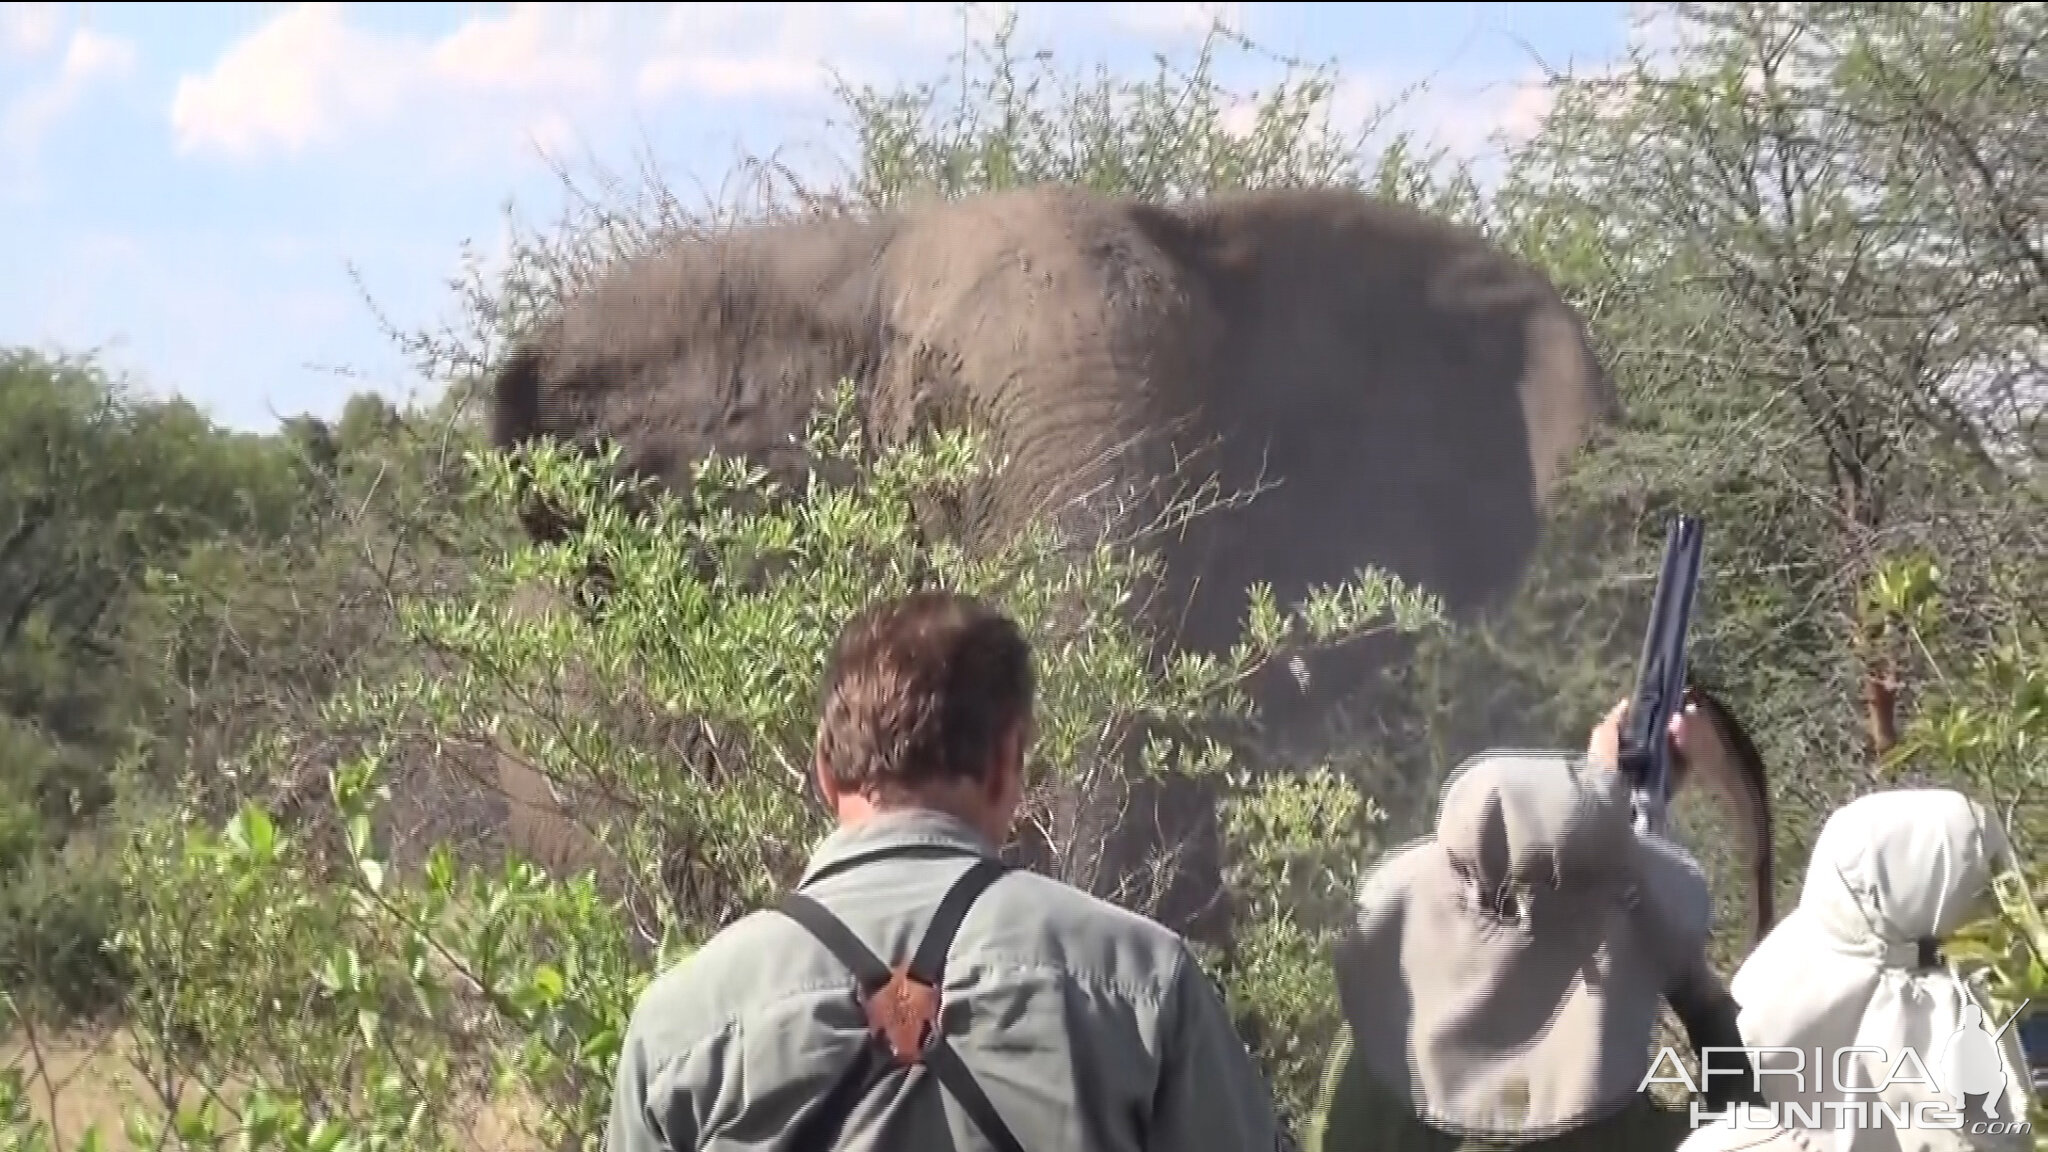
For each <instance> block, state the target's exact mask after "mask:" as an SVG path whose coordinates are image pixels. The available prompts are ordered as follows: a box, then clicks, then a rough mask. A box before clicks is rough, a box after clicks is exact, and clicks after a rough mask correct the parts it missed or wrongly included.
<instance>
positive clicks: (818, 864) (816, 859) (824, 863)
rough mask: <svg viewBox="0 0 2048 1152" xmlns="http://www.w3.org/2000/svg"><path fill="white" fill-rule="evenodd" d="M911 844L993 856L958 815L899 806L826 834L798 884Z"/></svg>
mask: <svg viewBox="0 0 2048 1152" xmlns="http://www.w3.org/2000/svg"><path fill="white" fill-rule="evenodd" d="M911 846H916V847H930V848H955V849H958V850H960V851H961V852H963V853H966V854H969V855H974V856H986V857H990V858H994V857H995V856H996V850H995V848H994V847H993V846H992V845H990V844H989V842H988V840H987V839H986V838H985V837H983V836H982V834H981V833H980V832H978V831H976V830H975V829H974V826H973V825H971V824H969V823H967V821H965V820H962V819H960V818H959V817H958V816H954V815H952V814H950V813H946V812H939V811H935V810H933V809H930V808H902V809H896V810H893V811H889V812H883V813H879V814H877V815H875V816H872V817H869V818H868V819H866V820H863V821H861V822H860V823H858V824H855V825H853V826H852V827H850V828H841V829H839V830H837V831H835V832H833V833H832V834H831V835H830V836H827V837H825V839H824V840H823V841H822V842H821V843H820V844H819V845H818V847H817V849H816V850H815V851H813V852H812V853H811V860H810V863H809V864H807V865H805V866H804V874H803V879H801V880H799V881H797V884H798V885H799V886H802V885H804V884H808V883H810V882H811V878H812V877H814V876H816V875H817V874H818V873H819V872H821V871H823V870H824V869H826V868H830V867H832V866H833V865H835V864H838V863H839V862H840V861H843V860H847V859H849V858H851V857H854V856H864V855H866V854H868V853H870V852H875V851H879V850H882V849H886V848H902V847H911Z"/></svg>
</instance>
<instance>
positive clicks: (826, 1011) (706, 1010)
mask: <svg viewBox="0 0 2048 1152" xmlns="http://www.w3.org/2000/svg"><path fill="white" fill-rule="evenodd" d="M901 844H927V845H945V846H951V847H954V848H959V849H964V850H965V851H966V852H970V853H973V854H975V855H982V856H986V855H993V853H992V851H991V850H990V848H989V846H988V845H987V843H986V842H985V841H983V840H982V839H981V838H980V837H979V836H978V835H977V834H976V833H975V832H974V831H973V830H972V829H971V828H969V827H968V826H967V825H966V824H965V823H963V822H961V821H959V820H957V819H954V818H953V817H950V816H946V815H943V814H940V813H936V812H929V811H904V812H892V813H888V814H886V815H883V816H880V817H877V818H875V819H873V820H870V821H868V822H865V823H863V824H861V825H859V826H858V827H855V828H851V829H843V830H841V831H839V832H837V833H835V834H833V835H832V836H830V837H829V838H827V839H826V840H825V842H824V843H823V844H822V845H821V846H820V847H819V849H818V851H817V852H816V854H815V855H813V856H812V858H811V861H810V865H809V867H808V868H807V869H806V871H805V874H804V878H805V880H809V879H810V877H811V876H813V875H815V874H816V873H817V872H818V871H819V870H820V869H823V868H825V867H827V866H829V865H830V864H832V863H833V862H834V861H836V860H839V859H842V858H844V857H846V856H849V855H852V854H854V853H861V852H868V851H872V850H874V849H877V848H882V847H886V846H895V845H901ZM973 862H974V856H973V855H958V856H953V855H947V856H937V857H895V858H888V859H882V860H877V861H871V862H867V863H863V864H861V865H859V866H856V867H852V868H849V869H847V870H845V871H842V872H837V873H834V874H833V875H830V876H827V877H825V878H823V879H821V880H820V881H819V882H818V883H817V884H816V885H815V886H805V888H804V890H805V891H806V892H807V893H809V894H810V895H811V896H812V897H813V898H814V899H816V900H817V901H818V902H819V903H821V904H823V905H824V906H825V907H826V908H827V909H829V910H830V911H831V912H832V913H833V914H834V915H836V916H838V917H839V918H840V919H841V920H844V921H845V922H846V924H847V926H848V927H849V928H851V929H852V930H853V932H854V934H855V935H857V936H858V937H860V939H861V940H862V941H863V942H864V943H866V944H867V946H868V947H869V948H871V949H872V950H873V951H874V952H875V954H876V955H877V956H879V957H881V958H882V959H883V960H884V961H885V962H890V963H895V962H898V961H903V960H907V959H908V958H909V956H910V953H911V952H912V951H913V950H914V949H915V948H916V946H917V943H918V941H919V940H920V939H921V938H922V937H923V934H924V930H925V927H926V925H927V924H928V922H929V921H930V919H931V916H932V914H933V912H934V911H935V910H936V909H937V906H938V903H939V900H940V898H941V897H942V896H943V895H944V894H945V891H946V889H947V887H948V886H949V885H951V884H952V882H953V881H954V880H955V879H956V878H958V877H959V876H960V875H961V873H963V872H964V871H966V869H967V868H968V867H970V866H971V865H972V864H973ZM852 988H853V979H852V976H851V974H849V973H848V972H847V971H846V969H845V968H843V967H841V966H840V964H839V963H838V961H837V960H835V959H834V958H833V957H832V955H831V954H830V953H829V952H827V951H826V950H825V948H824V946H823V945H821V944H819V943H818V942H817V941H816V940H815V939H814V938H812V937H811V935H810V934H809V933H808V932H806V931H805V930H804V929H803V928H801V927H799V926H798V925H797V924H796V923H795V922H794V921H791V920H790V919H788V918H787V917H785V916H783V915H781V914H780V913H777V912H772V911H764V912H755V913H753V914H751V915H748V916H746V917H744V918H742V919H741V920H739V921H738V922H736V923H734V924H732V925H731V926H729V927H727V928H726V929H725V930H724V931H722V932H720V933H718V935H716V936H715V937H713V938H712V939H711V940H710V941H709V942H708V943H706V944H705V945H704V947H703V948H701V949H699V950H698V951H697V952H696V953H695V954H694V955H692V956H691V957H690V958H689V959H688V960H686V961H684V962H683V963H681V964H679V965H677V966H676V967H675V968H673V969H671V970H669V971H668V972H666V973H664V974H662V975H661V976H659V977H657V978H656V979H655V981H654V982H653V984H651V985H650V986H649V987H648V989H647V991H646V992H645V993H643V994H642V996H641V998H640V1002H639V1004H638V1005H636V1006H635V1008H634V1011H633V1018H632V1022H631V1024H630V1025H629V1026H628V1029H627V1033H626V1039H625V1045H624V1051H623V1052H622V1054H621V1056H620V1060H619V1069H618V1077H617V1082H616V1085H615V1088H614V1092H613V1099H612V1120H611V1130H610V1134H609V1136H608V1137H607V1139H606V1142H605V1147H606V1149H607V1152H683V1150H685V1149H692V1150H704V1152H710V1150H715V1149H733V1150H737V1149H743V1148H749V1149H752V1148H765V1147H769V1146H772V1145H774V1144H775V1143H776V1142H777V1141H779V1140H781V1139H783V1138H785V1137H786V1136H787V1135H788V1134H789V1133H790V1132H791V1131H792V1130H794V1129H795V1127H796V1126H797V1124H798V1123H799V1122H800V1121H801V1120H802V1119H804V1118H805V1116H807V1115H808V1113H809V1112H810V1111H811V1110H812V1109H814V1108H815V1107H816V1106H817V1105H818V1104H819V1103H820V1102H821V1101H822V1100H823V1098H824V1096H825V1094H826V1093H827V1091H829V1090H830V1088H831V1086H832V1084H833V1082H834V1081H835V1080H836V1079H837V1078H838V1077H839V1076H840V1075H841V1073H842V1072H844V1071H845V1069H846V1068H847V1066H848V1065H849V1064H850V1063H851V1062H852V1061H853V1059H854V1057H855V1053H856V1051H857V1050H858V1047H859V1045H860V1044H862V1043H863V1042H865V1036H866V1033H865V1020H864V1019H863V1017H862V1016H861V1013H860V1010H859V1008H858V1006H857V1005H856V1003H855V1001H854V999H853V996H852V995H851V992H852ZM942 991H943V995H944V1000H945V1003H946V1005H947V1008H946V1010H945V1016H944V1019H945V1020H946V1021H947V1034H948V1039H949V1042H950V1043H951V1044H952V1046H953V1047H954V1048H955V1049H956V1050H957V1051H958V1052H959V1053H960V1056H961V1058H962V1060H964V1061H965V1063H966V1065H967V1067H968V1068H969V1069H970V1070H971V1071H972V1072H973V1073H974V1076H975V1079H976V1080H977V1081H979V1082H980V1084H981V1086H982V1089H983V1091H985V1092H986V1093H987V1094H988V1097H989V1099H990V1101H991V1102H992V1103H993V1104H994V1105H995V1107H996V1110H997V1111H998V1112H1000V1113H1001V1114H1002V1116H1003V1119H1004V1121H1005V1123H1007V1124H1008V1126H1009V1128H1010V1130H1011V1131H1012V1132H1013V1133H1015V1134H1016V1136H1017V1139H1018V1140H1019V1141H1020V1142H1021V1143H1022V1144H1023V1145H1024V1147H1025V1148H1026V1149H1027V1150H1029V1152H1035V1150H1040V1149H1043V1150H1047V1152H1051V1150H1054V1149H1088V1150H1090V1152H1139V1150H1141V1149H1156V1150H1159V1152H1205V1150H1208V1149H1217V1150H1219V1152H1220V1150H1223V1149H1230V1150H1232V1152H1242V1150H1244V1149H1259V1150H1264V1149H1269V1148H1276V1147H1286V1146H1287V1144H1286V1143H1285V1142H1284V1141H1285V1137H1284V1135H1283V1133H1282V1130H1281V1128H1280V1124H1279V1121H1278V1118H1277V1117H1276V1115H1275V1113H1274V1109H1273V1104H1272V1097H1271V1095H1270V1093H1269V1091H1268V1089H1267V1086H1266V1084H1265V1082H1264V1080H1263V1079H1262V1078H1261V1076H1260V1075H1259V1071H1258V1069H1257V1066H1256V1065H1255V1064H1254V1063H1253V1061H1252V1058H1251V1055H1250V1053H1249V1052H1247V1051H1246V1050H1245V1047H1244V1043H1243V1041H1242V1040H1240V1039H1239V1038H1238V1036H1237V1033H1236V1031H1235V1029H1234V1028H1233V1027H1232V1025H1231V1021H1230V1017H1229V1014H1228V1012H1227V1011H1226V1010H1225V1007H1224V1004H1223V1001H1222V998H1221V996H1219V995H1218V993H1217V991H1216V989H1215V986H1214V985H1212V984H1211V983H1210V982H1209V980H1208V979H1207V977H1206V976H1205V975H1204V974H1203V972H1202V970H1201V969H1200V967H1199V966H1198V965H1197V964H1196V962H1195V959H1194V957H1193V956H1192V955H1191V954H1190V952H1189V951H1188V948H1187V946H1186V944H1185V942H1183V941H1182V939H1181V938H1180V937H1179V936H1177V935H1175V934H1174V933H1172V932H1170V931H1168V930H1167V929H1165V928H1163V927H1161V926H1160V925H1158V924H1156V923H1153V922H1152V921H1150V920H1147V919H1145V918H1143V917H1141V916H1138V915H1135V914H1133V913H1131V912H1127V911H1125V910H1123V909H1121V908H1118V907H1116V906H1115V905H1113V904H1109V903H1107V902H1104V901H1102V900H1098V899H1096V898H1095V897H1092V896H1089V895H1088V894H1086V893H1084V892H1082V891H1080V890H1078V889H1076V888H1072V887H1069V886H1067V885H1065V884H1061V883H1059V882H1058V881H1055V880H1051V879H1048V878H1046V877H1044V876H1040V875H1037V874H1035V873H1031V872H1026V871H1021V870H1019V871H1013V872H1010V873H1008V874H1006V875H1004V876H1003V877H1002V878H1001V879H999V880H997V881H996V882H995V883H994V884H993V885H992V886H991V887H990V888H989V889H988V891H987V892H985V893H984V894H983V895H982V897H981V899H980V900H979V901H977V902H976V903H975V905H974V906H973V908H972V909H971V910H969V912H968V914H967V917H966V919H965V921H964V922H963V923H962V924H961V927H960V933H959V935H958V937H957V938H956V939H955V942H954V945H953V950H952V952H951V954H950V956H949V958H948V960H947V963H946V975H945V981H944V987H943V989H942ZM963 1009H964V1011H963ZM840 1146H841V1147H842V1148H846V1149H858V1148H869V1147H887V1148H902V1149H909V1150H916V1149H924V1148H949V1149H950V1148H960V1149H972V1148H982V1147H987V1146H988V1145H987V1144H986V1142H985V1141H984V1140H983V1139H982V1138H981V1136H980V1133H979V1132H978V1130H976V1129H975V1128H974V1126H973V1124H972V1122H971V1121H969V1120H968V1118H967V1117H966V1115H965V1114H964V1113H963V1112H962V1111H961V1110H960V1108H959V1106H958V1104H956V1103H955V1102H954V1101H953V1100H952V1099H951V1098H950V1097H949V1096H948V1095H947V1094H946V1093H945V1090H944V1089H942V1088H941V1087H940V1086H939V1084H938V1083H937V1081H936V1080H935V1079H933V1078H932V1076H931V1074H930V1072H929V1071H928V1070H927V1069H925V1068H922V1067H918V1068H913V1069H911V1070H909V1071H908V1072H907V1073H901V1074H898V1075H897V1076H895V1077H892V1078H891V1079H890V1080H888V1081H884V1083H883V1085H882V1086H881V1087H879V1088H877V1089H876V1090H875V1091H874V1093H873V1095H872V1096H871V1097H870V1098H869V1099H867V1100H865V1101H863V1102H862V1103H861V1105H860V1106H859V1107H857V1108H856V1109H855V1110H854V1113H853V1116H852V1117H851V1119H850V1120H849V1121H848V1123H847V1127H846V1133H845V1138H844V1139H843V1141H842V1143H841V1145H840Z"/></svg>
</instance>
